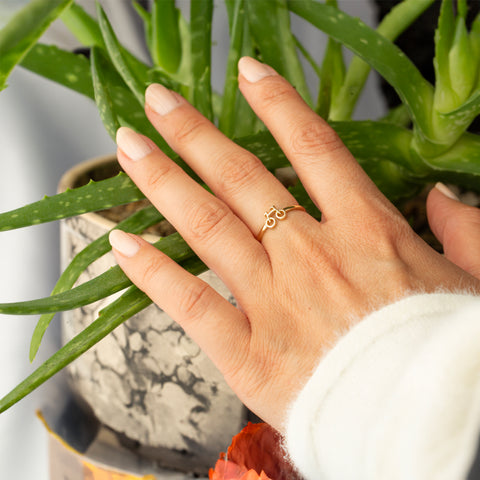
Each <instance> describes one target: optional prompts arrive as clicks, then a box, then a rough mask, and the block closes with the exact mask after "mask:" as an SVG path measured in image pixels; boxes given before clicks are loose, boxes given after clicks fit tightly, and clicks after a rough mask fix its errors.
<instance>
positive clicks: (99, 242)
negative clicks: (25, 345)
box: [29, 206, 163, 362]
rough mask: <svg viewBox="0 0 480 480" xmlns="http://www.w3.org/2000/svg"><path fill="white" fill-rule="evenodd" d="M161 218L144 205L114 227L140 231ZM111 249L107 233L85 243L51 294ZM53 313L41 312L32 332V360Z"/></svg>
mask: <svg viewBox="0 0 480 480" xmlns="http://www.w3.org/2000/svg"><path fill="white" fill-rule="evenodd" d="M162 219H163V216H162V215H161V214H160V213H159V212H158V210H156V209H155V207H153V206H150V207H146V208H144V209H142V210H139V211H138V212H135V213H134V214H133V215H131V216H130V217H128V218H127V219H126V220H123V221H122V222H120V223H119V224H118V225H117V226H116V227H115V228H116V229H120V230H123V231H125V232H130V233H141V232H143V231H144V230H145V229H146V228H148V227H150V226H152V225H155V224H156V223H158V222H160V221H161V220H162ZM110 250H111V246H110V242H109V241H108V233H106V234H105V235H102V236H101V237H99V238H97V239H96V240H95V241H93V242H92V243H90V244H89V245H87V247H85V248H84V249H83V250H82V251H81V252H79V253H78V254H77V255H76V256H75V257H74V258H73V260H72V261H71V262H70V264H69V265H68V266H67V268H66V269H65V270H64V271H63V273H62V274H61V276H60V278H59V279H58V281H57V283H56V285H55V287H54V288H53V290H52V293H51V295H55V294H57V293H61V292H65V291H66V290H69V289H70V288H72V287H73V285H74V284H75V282H76V281H77V280H78V277H79V276H80V274H81V273H82V272H83V271H84V270H85V269H86V268H87V267H88V266H89V265H90V264H91V263H93V262H94V261H95V260H97V259H98V258H100V257H101V256H102V255H104V254H105V253H107V252H109V251H110ZM54 316H55V314H52V313H47V314H43V315H42V316H41V317H40V319H39V320H38V323H37V326H36V327H35V330H34V332H33V336H32V340H31V342H30V354H29V358H30V361H31V362H32V361H33V360H34V358H35V355H36V354H37V351H38V348H39V347H40V344H41V342H42V338H43V335H44V334H45V331H46V330H47V328H48V326H49V325H50V322H51V321H52V319H53V317H54Z"/></svg>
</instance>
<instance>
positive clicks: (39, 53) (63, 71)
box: [21, 43, 94, 99]
mask: <svg viewBox="0 0 480 480" xmlns="http://www.w3.org/2000/svg"><path fill="white" fill-rule="evenodd" d="M21 66H22V67H24V68H26V69H28V70H30V71H32V72H34V73H37V74H38V75H41V76H42V77H45V78H48V79H49V80H52V81H54V82H57V83H59V84H60V85H63V86H64V87H67V88H70V89H71V90H74V91H75V92H78V93H81V94H82V95H85V96H87V97H89V98H91V99H93V98H94V92H93V85H92V75H91V72H90V64H89V61H88V59H87V58H86V57H85V56H84V55H81V54H75V53H72V52H67V51H65V50H62V49H60V48H58V47H56V46H55V45H44V44H42V43H37V44H36V45H35V46H34V47H32V49H31V50H30V51H29V52H28V53H27V55H26V56H25V58H24V59H23V60H22V62H21Z"/></svg>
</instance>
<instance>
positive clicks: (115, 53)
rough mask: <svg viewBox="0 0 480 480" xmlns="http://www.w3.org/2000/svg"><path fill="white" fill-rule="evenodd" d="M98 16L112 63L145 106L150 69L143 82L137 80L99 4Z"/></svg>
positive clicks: (145, 72) (145, 73)
mask: <svg viewBox="0 0 480 480" xmlns="http://www.w3.org/2000/svg"><path fill="white" fill-rule="evenodd" d="M97 15H98V21H99V25H100V30H101V32H102V36H103V40H104V42H105V45H106V47H107V50H108V54H109V56H110V60H111V61H112V63H113V65H114V66H115V68H116V69H117V71H118V73H119V74H120V76H121V77H122V78H123V80H124V82H125V83H126V85H128V87H129V88H130V90H131V91H132V93H133V94H134V95H135V97H136V98H137V100H138V102H139V103H140V105H143V104H144V103H145V99H144V94H145V88H146V79H147V76H148V69H147V68H146V67H145V69H144V72H143V76H142V78H143V80H142V79H140V78H137V76H136V75H135V74H134V72H133V71H132V69H131V68H130V64H129V61H127V59H126V57H124V51H122V50H123V49H122V48H121V46H120V42H119V41H118V39H117V37H116V35H115V33H114V31H113V28H112V26H111V24H110V22H109V21H108V18H107V16H106V15H105V12H104V11H103V9H102V7H101V6H100V4H99V3H97ZM92 63H93V62H92ZM138 63H140V62H138ZM97 103H98V102H97Z"/></svg>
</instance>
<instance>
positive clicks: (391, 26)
mask: <svg viewBox="0 0 480 480" xmlns="http://www.w3.org/2000/svg"><path fill="white" fill-rule="evenodd" d="M434 1H435V0H404V1H403V2H400V3H398V4H397V5H395V6H394V7H393V8H392V9H391V10H390V12H389V13H388V14H387V15H385V17H384V18H383V19H382V21H381V22H380V24H379V25H378V27H377V33H379V34H380V35H382V36H383V37H385V38H386V39H387V40H390V41H394V40H395V39H396V38H397V37H398V36H399V35H400V34H401V33H403V32H404V31H405V30H406V29H407V28H408V27H409V26H410V25H411V24H412V23H413V22H414V21H415V20H416V19H417V18H418V17H419V16H420V15H421V14H422V13H423V12H425V10H427V8H429V7H430V6H431V5H432V4H433V3H434ZM369 72H370V65H369V64H368V63H366V62H364V61H363V60H362V59H361V58H359V57H353V59H352V61H351V62H350V65H349V67H348V70H347V72H346V75H345V81H344V82H343V83H342V84H341V88H340V89H339V91H338V94H337V95H335V96H334V97H333V99H332V105H331V108H330V120H332V121H344V120H350V119H351V117H352V113H353V111H354V108H355V105H356V103H357V101H358V98H359V96H360V93H361V92H362V90H363V87H364V86H365V82H366V81H367V77H368V74H369Z"/></svg>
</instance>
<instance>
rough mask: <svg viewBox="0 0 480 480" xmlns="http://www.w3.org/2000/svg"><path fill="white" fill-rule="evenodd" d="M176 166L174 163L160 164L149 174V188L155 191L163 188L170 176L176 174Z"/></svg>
mask: <svg viewBox="0 0 480 480" xmlns="http://www.w3.org/2000/svg"><path fill="white" fill-rule="evenodd" d="M174 169H175V166H174V164H173V163H172V162H158V163H157V164H156V165H155V168H153V169H152V171H151V172H149V175H148V177H147V180H146V184H147V188H148V189H149V190H155V189H159V188H161V187H162V186H163V185H164V183H165V182H166V181H167V179H168V178H169V177H170V175H171V174H172V173H173V172H174Z"/></svg>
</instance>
